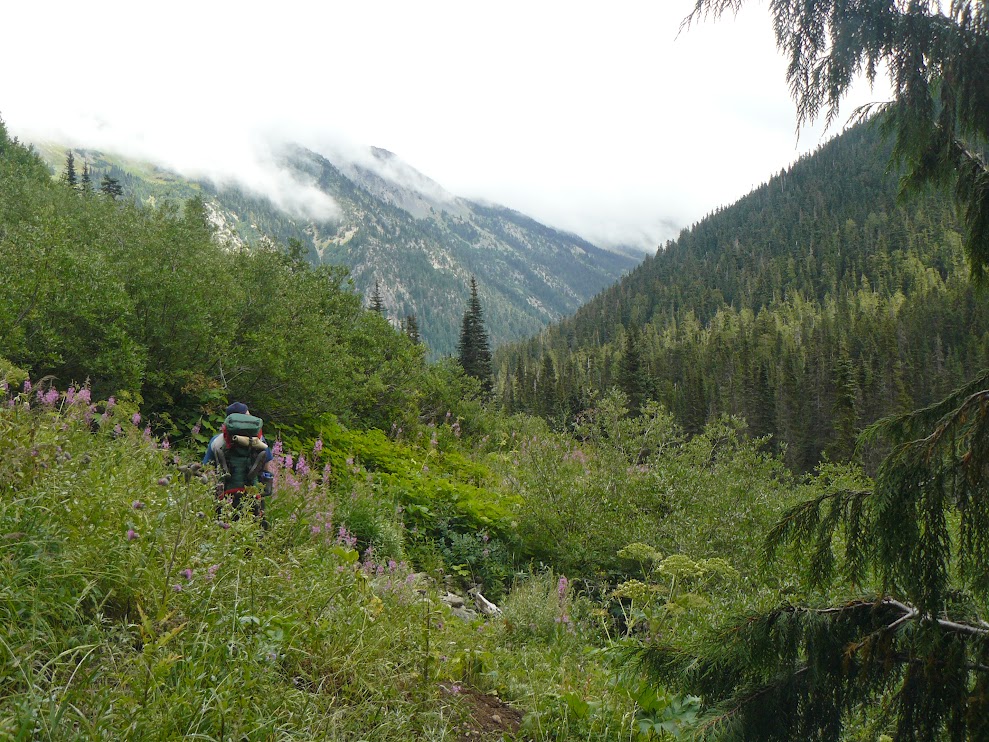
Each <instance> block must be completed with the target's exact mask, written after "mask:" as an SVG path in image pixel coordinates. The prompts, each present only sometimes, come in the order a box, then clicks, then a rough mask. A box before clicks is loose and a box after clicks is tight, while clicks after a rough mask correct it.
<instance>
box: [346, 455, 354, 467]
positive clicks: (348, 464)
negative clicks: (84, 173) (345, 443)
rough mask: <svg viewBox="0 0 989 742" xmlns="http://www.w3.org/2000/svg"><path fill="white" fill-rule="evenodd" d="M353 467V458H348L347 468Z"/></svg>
mask: <svg viewBox="0 0 989 742" xmlns="http://www.w3.org/2000/svg"><path fill="white" fill-rule="evenodd" d="M353 465H354V457H353V456H350V457H349V458H348V459H347V466H353Z"/></svg>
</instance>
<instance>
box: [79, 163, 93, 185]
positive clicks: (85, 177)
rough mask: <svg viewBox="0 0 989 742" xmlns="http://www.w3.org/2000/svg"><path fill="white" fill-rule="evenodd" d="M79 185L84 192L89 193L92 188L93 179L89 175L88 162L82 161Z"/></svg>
mask: <svg viewBox="0 0 989 742" xmlns="http://www.w3.org/2000/svg"><path fill="white" fill-rule="evenodd" d="M79 186H80V187H81V188H82V190H83V192H84V193H91V192H92V190H93V180H92V178H91V177H90V175H89V163H88V162H83V163H82V179H81V180H80V181H79Z"/></svg>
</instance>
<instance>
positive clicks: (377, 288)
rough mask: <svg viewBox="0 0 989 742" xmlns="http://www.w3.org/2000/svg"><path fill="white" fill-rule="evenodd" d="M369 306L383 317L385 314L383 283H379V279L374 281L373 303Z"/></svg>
mask: <svg viewBox="0 0 989 742" xmlns="http://www.w3.org/2000/svg"><path fill="white" fill-rule="evenodd" d="M368 308H369V309H370V310H371V311H372V312H377V313H378V314H380V315H381V316H382V317H383V316H385V302H384V299H382V298H381V284H379V283H378V280H377V279H375V281H374V291H372V292H371V303H370V305H369V307H368Z"/></svg>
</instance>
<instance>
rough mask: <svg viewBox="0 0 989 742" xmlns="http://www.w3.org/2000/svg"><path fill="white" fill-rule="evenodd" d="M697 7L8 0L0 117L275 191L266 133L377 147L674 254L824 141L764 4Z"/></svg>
mask: <svg viewBox="0 0 989 742" xmlns="http://www.w3.org/2000/svg"><path fill="white" fill-rule="evenodd" d="M691 6H692V0H651V1H650V2H640V1H639V0H625V1H623V0H615V2H611V3H605V2H602V1H601V0H595V2H583V1H582V0H566V1H565V2H563V1H558V0H525V1H517V0H499V2H488V1H487V0H473V1H471V0H456V1H449V2H448V1H446V0H420V2H408V0H404V1H403V0H396V1H384V0H357V1H354V0H350V2H340V1H338V0H324V1H323V2H312V0H281V1H280V2H273V3H255V2H250V1H245V0H239V1H238V2H231V1H229V0H198V1H197V2H189V1H188V0H171V1H170V2H168V3H154V4H152V3H141V2H134V0H126V1H124V2H116V1H115V2H101V1H100V0H93V1H92V2H86V3H84V2H79V1H78V0H74V2H62V1H55V2H51V1H49V2H33V3H30V2H15V3H8V4H6V7H5V8H4V12H3V16H4V17H3V22H2V27H0V69H3V70H4V73H3V79H2V80H0V116H2V117H3V119H4V121H5V122H6V123H7V125H8V127H9V128H10V129H11V130H12V131H13V132H14V133H16V134H18V135H20V136H22V137H24V138H30V137H31V136H42V137H49V138H52V137H58V138H62V139H65V140H67V141H69V142H70V143H75V144H76V145H77V146H92V147H97V148H103V149H108V150H117V151H120V152H122V153H124V154H130V155H135V156H143V157H148V158H152V159H156V160H159V161H161V162H163V163H165V164H168V165H170V166H172V167H175V168H176V169H178V170H180V171H184V172H187V173H189V174H207V175H212V176H213V177H218V178H219V177H227V178H237V179H240V180H243V181H244V182H246V183H247V184H248V185H251V186H253V187H255V188H264V187H265V185H266V183H269V182H270V183H272V186H271V187H272V188H275V189H277V188H279V187H281V186H284V183H281V184H279V183H278V182H277V181H275V180H272V179H271V172H270V170H269V169H268V167H267V165H266V164H265V162H264V159H263V157H261V156H260V153H261V152H263V150H264V147H263V146H262V142H263V141H264V140H265V138H266V137H269V136H275V137H284V138H287V139H291V140H295V141H299V142H301V143H303V144H306V145H309V146H313V147H315V148H321V147H326V146H327V145H328V144H329V143H334V144H335V145H336V146H341V145H343V146H348V145H374V146H378V147H383V148H385V149H388V150H391V151H392V152H395V153H396V154H397V155H399V156H400V157H401V158H402V159H404V160H405V161H407V162H408V163H409V164H411V165H412V166H414V167H415V168H417V169H419V170H421V171H422V172H423V173H425V174H426V175H428V176H429V177H431V178H433V179H434V180H436V181H438V182H439V183H440V184H441V185H443V186H444V187H445V188H447V189H448V190H450V191H452V192H453V193H455V194H457V195H461V196H466V197H470V198H480V199H486V200H489V201H494V202H497V203H501V204H504V205H506V206H510V207H512V208H515V209H518V210H520V211H523V212H525V213H527V214H530V215H532V216H533V217H535V218H537V219H539V220H541V221H544V222H546V223H548V224H551V225H553V226H556V227H560V228H564V229H569V230H572V231H574V232H577V233H579V234H581V235H582V236H585V237H587V238H588V239H590V240H592V241H595V242H599V243H602V244H604V243H615V242H628V243H635V244H637V245H639V246H640V247H642V248H644V249H647V248H648V249H654V248H655V247H656V246H657V245H658V244H660V243H661V242H663V241H665V240H666V239H668V238H670V237H675V236H676V234H677V233H678V232H679V229H680V228H681V227H684V226H689V225H690V224H692V223H693V222H696V221H697V220H699V219H700V218H702V217H703V216H704V215H705V214H707V213H709V212H711V211H713V210H714V209H716V208H717V207H719V206H722V205H727V204H729V203H731V202H733V201H735V200H736V199H738V198H739V197H741V196H743V195H744V194H745V193H747V192H748V191H750V190H751V189H752V188H753V187H755V186H757V185H759V184H760V183H762V182H763V181H765V180H766V179H768V177H769V176H771V175H772V174H774V173H776V172H778V171H779V170H780V168H782V167H785V166H786V165H787V164H789V163H790V162H792V161H793V160H795V159H796V158H797V157H798V156H799V155H800V154H802V153H804V152H807V151H809V150H813V149H815V148H816V147H817V146H818V145H819V144H821V143H822V142H823V141H824V140H823V139H822V130H823V128H822V127H821V126H816V127H814V128H812V129H805V130H803V131H802V132H801V133H800V137H799V141H798V138H797V132H796V130H795V123H796V121H795V113H794V105H793V103H792V101H791V100H790V98H789V96H788V91H787V87H786V81H785V78H784V72H785V61H784V60H783V58H782V57H781V56H780V54H779V53H778V52H777V51H776V49H775V43H774V39H773V36H772V30H771V25H770V20H769V14H768V10H767V8H766V6H765V3H760V2H757V1H756V0H752V2H750V7H748V8H746V9H745V10H743V12H742V13H741V14H740V15H739V16H738V17H737V18H732V17H730V16H729V17H725V18H723V19H722V20H720V21H717V22H714V21H707V22H704V23H701V24H700V25H696V26H694V27H693V28H691V29H690V30H689V31H684V32H683V33H679V28H680V21H681V20H682V19H683V17H684V16H685V15H686V14H687V13H688V12H689V11H690V8H691ZM678 33H679V35H678ZM881 97H882V95H881V94H880V93H872V92H871V91H869V89H868V88H867V87H865V86H862V89H861V90H860V91H859V92H857V93H856V95H855V98H854V101H852V102H850V105H849V106H848V109H847V112H848V113H850V112H851V110H852V108H853V107H854V105H852V104H851V103H854V104H858V103H862V102H865V101H869V100H874V99H877V98H881ZM842 120H844V119H842ZM833 133H835V132H829V134H828V136H831V135H832V134H833ZM310 196H311V194H310Z"/></svg>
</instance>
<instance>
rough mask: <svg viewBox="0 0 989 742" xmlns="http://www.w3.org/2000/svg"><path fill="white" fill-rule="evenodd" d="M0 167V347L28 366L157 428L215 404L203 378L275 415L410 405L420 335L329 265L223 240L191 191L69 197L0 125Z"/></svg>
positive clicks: (364, 413) (182, 423) (357, 412)
mask: <svg viewBox="0 0 989 742" xmlns="http://www.w3.org/2000/svg"><path fill="white" fill-rule="evenodd" d="M0 176H2V181H3V184H4V185H3V187H2V188H0V261H2V263H3V265H4V271H3V275H2V277H0V323H2V324H3V326H4V327H5V328H6V329H5V332H4V333H3V335H2V336H0V355H2V356H4V357H6V358H8V359H9V360H10V361H11V362H12V363H14V364H17V365H20V366H23V367H25V368H26V369H28V370H29V371H30V372H31V374H32V375H33V376H34V377H36V378H37V377H39V376H45V375H53V376H55V377H56V378H58V379H59V380H60V382H61V383H62V384H67V383H71V382H76V383H81V382H83V381H85V380H86V379H91V380H92V388H93V391H94V393H96V394H97V395H100V396H108V395H111V394H117V395H118V396H119V395H120V393H121V392H129V393H132V394H134V395H136V396H137V397H139V398H140V399H141V400H142V405H143V411H144V412H145V414H146V415H148V416H150V417H152V419H153V420H154V421H155V425H156V426H160V427H161V428H162V429H163V430H165V431H167V432H169V433H173V434H174V433H175V432H183V433H184V432H185V431H187V430H189V429H190V428H191V427H192V426H193V425H194V423H195V422H196V421H197V420H199V419H200V417H203V416H206V417H209V416H210V415H212V414H214V413H216V412H217V410H218V409H222V407H224V406H225V401H226V400H225V399H223V398H222V395H218V394H217V392H218V390H222V391H223V392H225V393H226V396H227V398H236V399H243V400H247V401H248V402H249V403H250V404H251V406H252V407H254V408H256V409H258V410H259V411H260V412H261V413H262V414H263V415H264V416H265V418H266V419H269V420H272V421H274V422H276V423H283V424H298V422H299V421H301V420H303V419H305V418H306V417H308V416H312V415H315V414H317V413H323V412H332V413H335V414H337V415H338V416H340V418H341V419H343V420H346V421H348V422H350V421H357V420H359V421H361V423H362V424H363V425H366V426H379V427H385V428H387V427H388V426H389V425H391V423H392V422H394V421H395V420H398V419H403V418H405V419H408V418H409V417H413V418H414V417H415V415H416V403H417V400H418V399H419V395H420V392H419V388H420V387H421V386H428V384H425V383H423V382H424V380H425V377H426V376H428V372H427V370H426V367H425V364H424V361H423V349H422V347H421V346H418V345H415V344H413V343H412V342H410V341H409V340H408V339H407V338H406V337H405V336H404V335H403V334H401V333H399V332H397V331H395V330H394V329H393V328H391V327H390V326H389V325H388V323H387V322H386V321H384V320H383V319H382V318H381V317H380V316H379V315H377V314H373V313H369V312H366V311H365V310H363V309H362V307H361V301H360V297H359V296H358V295H357V294H355V293H353V292H352V291H351V290H350V287H349V284H348V281H347V278H346V275H345V273H344V272H343V271H342V270H340V269H334V268H330V267H320V268H311V267H309V265H308V264H307V263H305V262H303V263H299V262H297V261H293V260H292V259H291V257H290V256H288V255H286V254H285V253H282V252H280V251H278V250H276V249H268V250H265V249H258V250H252V251H232V250H229V249H226V248H225V247H223V246H221V245H220V244H219V243H218V242H217V241H216V240H215V239H214V234H213V228H212V227H211V226H210V223H209V219H208V218H207V214H206V207H205V204H204V202H203V200H202V199H201V198H196V199H192V200H190V201H189V202H188V203H187V204H186V205H185V208H184V209H183V210H182V211H181V212H180V211H179V210H178V209H176V208H175V207H173V206H171V205H169V204H168V203H167V202H165V203H164V204H163V205H161V206H159V207H157V208H151V207H147V208H145V207H139V206H136V205H135V204H133V203H125V202H114V201H112V200H109V199H93V198H79V194H77V193H75V192H74V191H72V190H70V189H67V188H65V186H64V185H62V184H59V183H57V182H53V181H52V180H51V179H50V178H49V177H48V175H47V173H46V172H45V171H44V168H43V166H41V164H40V162H39V161H38V160H37V158H36V156H33V155H31V154H30V153H29V152H27V151H25V150H24V149H23V147H21V146H20V145H18V144H17V143H16V142H12V141H10V140H9V139H7V138H6V134H5V133H3V145H2V147H0ZM158 416H161V419H159V417H158Z"/></svg>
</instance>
